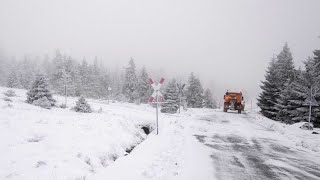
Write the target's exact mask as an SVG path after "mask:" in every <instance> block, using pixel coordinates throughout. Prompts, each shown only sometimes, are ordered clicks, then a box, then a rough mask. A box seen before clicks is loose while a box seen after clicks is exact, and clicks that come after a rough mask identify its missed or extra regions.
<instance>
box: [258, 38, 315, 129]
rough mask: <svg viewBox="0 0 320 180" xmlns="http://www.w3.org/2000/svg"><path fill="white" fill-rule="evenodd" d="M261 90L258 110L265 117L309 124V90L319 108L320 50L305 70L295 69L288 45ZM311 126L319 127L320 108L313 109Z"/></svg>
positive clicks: (269, 72)
mask: <svg viewBox="0 0 320 180" xmlns="http://www.w3.org/2000/svg"><path fill="white" fill-rule="evenodd" d="M261 89H262V93H261V94H260V95H259V97H258V106H259V107H260V108H261V113H262V114H263V115H264V116H266V117H268V118H270V119H273V120H276V121H282V122H284V123H287V124H293V123H296V122H303V121H308V118H309V106H308V101H309V100H310V92H311V91H310V90H312V94H315V96H314V99H315V101H317V103H318V104H320V50H314V51H313V56H312V57H309V58H308V59H307V60H305V61H304V67H303V68H295V66H294V62H293V58H292V53H291V51H290V48H289V47H288V44H287V43H286V44H285V45H284V47H283V49H282V51H281V52H280V53H279V54H278V55H277V56H276V57H274V58H272V60H271V62H270V64H269V67H268V69H267V71H266V75H265V81H263V82H262V85H261ZM311 122H313V124H314V126H315V127H319V126H320V107H312V113H311Z"/></svg>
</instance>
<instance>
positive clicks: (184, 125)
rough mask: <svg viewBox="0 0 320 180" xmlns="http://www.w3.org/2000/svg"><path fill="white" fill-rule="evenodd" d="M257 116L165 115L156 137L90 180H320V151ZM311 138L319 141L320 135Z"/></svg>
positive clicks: (250, 114) (190, 112)
mask: <svg viewBox="0 0 320 180" xmlns="http://www.w3.org/2000/svg"><path fill="white" fill-rule="evenodd" d="M170 116H171V115H169V117H170ZM256 116H257V117H261V115H259V114H258V113H256V112H253V113H248V114H237V113H232V112H230V113H224V112H221V111H220V110H217V111H200V110H199V111H198V110H194V109H193V110H190V111H189V112H187V113H185V114H181V115H173V116H171V117H170V120H169V119H166V118H168V117H166V115H163V116H162V120H163V121H167V123H164V122H162V127H161V131H160V132H161V133H160V134H159V135H158V136H155V135H151V136H150V137H149V138H148V139H147V140H146V141H145V142H143V143H142V144H141V145H140V146H139V147H137V149H135V150H134V151H133V152H132V154H130V155H128V156H126V157H123V158H121V159H120V160H119V161H116V162H115V163H114V164H113V165H111V166H110V167H109V168H107V170H106V171H105V172H104V173H102V174H99V175H94V176H93V177H95V178H94V179H110V178H114V179H128V178H130V179H157V180H160V179H170V180H187V179H190V180H191V179H201V180H211V179H223V180H225V179H237V180H239V179H243V180H247V179H253V180H255V179H310V180H312V179H314V180H315V179H320V154H319V152H315V151H312V150H311V149H308V148H305V147H302V146H299V144H297V143H296V142H298V141H299V138H300V137H299V136H298V135H295V136H294V138H292V137H293V136H292V134H290V133H283V132H282V131H279V130H275V126H281V127H282V126H283V127H284V126H285V125H283V124H280V123H277V122H272V121H271V120H266V121H270V122H267V123H271V124H272V126H266V124H264V123H261V122H260V121H259V118H257V117H256ZM173 119H175V120H173ZM169 122H170V123H169ZM278 128H279V127H278ZM298 131H302V133H308V134H310V132H308V131H303V130H300V129H298ZM298 134H299V133H298ZM313 136H314V137H313ZM310 137H311V138H314V139H315V140H317V139H318V140H319V135H309V138H310ZM306 138H307V137H306ZM124 171H125V173H123V172H124ZM90 178H91V177H90ZM90 178H89V179H90Z"/></svg>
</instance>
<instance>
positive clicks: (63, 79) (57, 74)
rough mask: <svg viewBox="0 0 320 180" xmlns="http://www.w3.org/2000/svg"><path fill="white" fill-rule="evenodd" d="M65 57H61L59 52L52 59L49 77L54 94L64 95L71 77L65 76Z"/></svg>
mask: <svg viewBox="0 0 320 180" xmlns="http://www.w3.org/2000/svg"><path fill="white" fill-rule="evenodd" d="M65 61H66V57H63V56H62V54H61V53H60V51H59V50H57V51H56V55H55V58H54V59H53V63H52V64H53V66H54V67H53V74H52V77H51V83H52V87H53V89H54V90H55V93H58V94H61V95H64V92H65V85H67V84H70V82H71V77H70V75H69V74H67V71H66V67H65Z"/></svg>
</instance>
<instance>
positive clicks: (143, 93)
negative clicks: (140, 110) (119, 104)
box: [138, 67, 151, 103]
mask: <svg viewBox="0 0 320 180" xmlns="http://www.w3.org/2000/svg"><path fill="white" fill-rule="evenodd" d="M138 92H139V98H140V102H142V103H147V102H148V100H149V97H150V96H151V86H150V84H149V75H148V73H147V70H146V68H145V67H143V68H142V70H141V73H140V76H139V79H138Z"/></svg>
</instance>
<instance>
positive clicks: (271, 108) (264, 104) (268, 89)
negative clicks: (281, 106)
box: [257, 58, 279, 119]
mask: <svg viewBox="0 0 320 180" xmlns="http://www.w3.org/2000/svg"><path fill="white" fill-rule="evenodd" d="M265 78H266V80H265V81H262V85H261V86H260V87H261V89H262V92H261V94H260V95H259V97H258V99H257V100H258V103H257V105H258V106H259V107H260V109H261V113H262V114H263V115H264V116H266V117H268V118H270V119H275V118H276V116H277V109H276V107H275V105H276V103H277V99H278V98H279V87H278V79H277V78H278V77H277V64H276V59H275V58H273V59H272V60H271V62H270V64H269V67H268V69H267V71H266V75H265Z"/></svg>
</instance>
